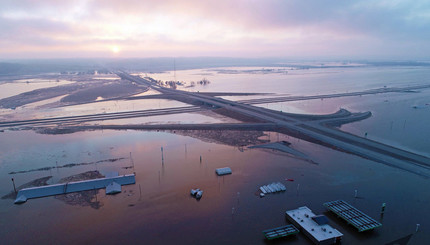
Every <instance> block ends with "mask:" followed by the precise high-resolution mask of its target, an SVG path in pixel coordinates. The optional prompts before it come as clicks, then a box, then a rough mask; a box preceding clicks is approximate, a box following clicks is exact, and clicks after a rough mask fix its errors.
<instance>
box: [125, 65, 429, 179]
mask: <svg viewBox="0 0 430 245" xmlns="http://www.w3.org/2000/svg"><path fill="white" fill-rule="evenodd" d="M118 75H119V76H121V77H122V78H123V79H128V80H131V81H134V82H137V83H141V84H145V85H148V86H151V87H152V88H153V89H155V90H157V91H159V92H161V93H168V94H177V95H182V96H184V97H187V98H188V99H192V100H195V101H199V102H201V103H202V104H205V105H211V106H212V107H215V108H225V109H227V110H229V111H232V112H234V113H238V114H243V115H246V116H249V117H253V118H255V119H257V120H259V121H262V122H266V123H271V124H275V125H277V126H276V128H278V129H277V130H278V131H279V132H282V133H286V134H290V135H293V136H295V137H298V138H302V139H305V140H308V141H312V142H318V143H320V144H322V145H326V146H330V147H332V148H335V149H339V150H342V151H346V152H349V153H353V154H356V155H359V156H361V157H364V158H367V159H370V160H373V161H377V162H380V163H384V164H387V165H390V166H394V167H397V168H400V169H403V170H406V171H409V172H412V173H415V174H418V175H420V176H424V177H430V158H428V157H426V156H423V155H419V154H416V153H413V152H409V151H406V150H402V149H399V148H395V147H392V146H389V145H386V144H382V143H379V142H376V141H372V140H369V139H367V138H363V137H359V136H356V135H353V134H349V133H346V132H343V131H340V130H337V129H334V128H330V127H326V126H324V125H323V124H324V123H327V120H330V122H331V123H334V122H335V119H324V120H325V121H324V120H319V121H318V120H317V121H312V120H311V121H309V120H303V119H300V118H297V117H294V116H291V115H290V114H286V113H279V112H276V111H272V110H269V109H265V108H260V107H255V106H252V105H248V104H243V103H240V102H235V101H230V100H225V99H222V98H216V97H212V96H208V95H203V94H199V93H192V92H186V91H180V90H174V89H169V88H163V87H160V86H159V85H157V84H155V83H153V82H152V81H151V80H148V79H144V78H141V77H136V76H131V75H129V74H126V73H120V74H118ZM426 87H427V86H421V87H411V88H414V89H418V88H426ZM376 91H379V90H376ZM376 91H375V92H376ZM399 91H405V90H404V89H400V90H399ZM369 113H370V112H367V113H364V114H361V115H359V114H356V115H355V116H356V117H360V116H361V117H363V116H365V117H368V116H370V114H369ZM337 120H345V119H343V118H337Z"/></svg>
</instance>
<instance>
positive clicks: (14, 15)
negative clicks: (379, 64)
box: [0, 0, 430, 57]
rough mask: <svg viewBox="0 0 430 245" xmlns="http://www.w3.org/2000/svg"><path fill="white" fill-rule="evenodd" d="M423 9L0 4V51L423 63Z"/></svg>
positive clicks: (109, 1)
mask: <svg viewBox="0 0 430 245" xmlns="http://www.w3.org/2000/svg"><path fill="white" fill-rule="evenodd" d="M428 13H430V2H428V1H420V0H416V1H413V2H411V1H406V0H397V1H395V0H391V1H388V0H379V1H378V0H361V1H319V0H291V1H281V0H265V1H258V0H247V1H245V0H236V1H230V0H217V1H186V0H182V1H177V0H165V1H156V0H152V1H141V0H121V1H115V0H88V1H84V0H75V1H55V0H47V1H34V0H23V1H10V0H6V1H4V3H2V8H1V9H0V28H1V29H2V32H0V38H1V39H2V40H1V41H0V45H1V47H2V48H1V49H0V55H1V54H2V53H3V54H6V53H7V55H8V56H13V53H14V51H16V52H17V53H18V52H20V51H19V50H21V52H22V50H25V51H32V52H31V53H32V55H35V54H37V53H38V55H39V56H43V55H44V53H50V54H55V52H57V53H58V54H63V55H65V56H67V53H68V51H70V50H73V52H74V53H75V55H76V54H81V55H82V56H88V55H103V53H106V54H105V55H111V54H110V53H108V52H109V50H111V46H112V45H121V47H122V48H121V50H122V52H121V55H124V56H135V55H143V56H145V55H146V54H151V55H155V56H157V53H158V54H159V55H169V52H170V54H171V55H172V56H174V55H182V56H187V54H192V55H202V56H204V55H213V54H217V55H227V56H230V55H231V54H233V55H244V54H245V55H246V56H279V55H280V54H281V55H284V56H289V55H291V54H294V55H296V56H300V55H306V56H312V55H315V56H322V55H324V56H330V55H337V56H357V55H376V56H377V55H381V56H389V55H390V54H392V55H397V56H403V55H408V56H409V57H415V56H416V57H418V56H422V57H425V56H428V55H429V54H430V53H429V48H426V45H425V43H427V42H428V41H429V39H430V32H428V31H427V30H428V29H429V27H430V14H428ZM20 47H21V49H20ZM24 47H25V49H22V48H24ZM404 48H408V50H409V53H407V52H405V51H404V50H403V49H404ZM63 49H64V50H63ZM5 50H7V52H6V51H5ZM405 53H406V54H405Z"/></svg>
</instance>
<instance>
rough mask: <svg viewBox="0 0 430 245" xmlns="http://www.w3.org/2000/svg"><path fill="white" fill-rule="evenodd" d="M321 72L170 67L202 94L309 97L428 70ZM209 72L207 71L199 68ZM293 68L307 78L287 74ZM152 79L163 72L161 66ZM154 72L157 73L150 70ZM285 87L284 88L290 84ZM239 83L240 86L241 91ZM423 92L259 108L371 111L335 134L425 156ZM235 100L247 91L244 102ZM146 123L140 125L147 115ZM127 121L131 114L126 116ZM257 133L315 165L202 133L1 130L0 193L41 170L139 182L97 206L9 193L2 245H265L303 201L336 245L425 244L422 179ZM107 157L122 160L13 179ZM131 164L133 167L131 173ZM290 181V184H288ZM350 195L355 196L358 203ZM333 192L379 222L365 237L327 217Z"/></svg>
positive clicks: (427, 111) (410, 79)
mask: <svg viewBox="0 0 430 245" xmlns="http://www.w3.org/2000/svg"><path fill="white" fill-rule="evenodd" d="M231 69H237V68H231ZM247 69H248V68H247ZM322 70H323V71H320V70H318V69H317V70H315V71H313V70H312V69H311V70H306V71H300V70H297V71H296V70H294V71H288V73H287V74H279V73H278V74H259V73H257V74H242V73H241V74H219V73H216V72H215V71H196V70H189V71H176V74H177V78H178V80H185V78H184V79H182V78H181V76H182V73H183V74H189V78H187V79H189V80H186V81H187V82H188V81H197V80H198V79H202V75H193V74H197V73H199V74H201V73H202V72H205V75H204V76H205V77H206V78H207V79H209V80H210V81H211V83H210V84H209V85H206V86H200V85H196V87H194V88H190V89H195V90H199V91H224V92H226V91H227V92H276V93H285V94H291V95H296V92H297V93H299V94H301V95H309V94H317V93H320V94H322V93H332V92H336V91H337V92H345V91H346V90H349V91H353V90H354V91H358V90H364V89H369V88H379V87H382V86H384V85H387V86H407V85H408V84H419V83H420V82H421V83H424V82H426V81H425V79H424V78H425V77H426V76H427V77H428V74H429V73H430V71H429V70H428V69H424V68H372V67H362V68H357V67H356V68H342V69H340V68H336V69H335V68H333V69H332V70H331V69H322ZM208 72H210V73H212V74H213V75H212V76H209V75H207V74H206V73H208ZM293 72H297V73H298V72H303V74H300V75H299V74H294V75H293V74H291V73H293ZM158 75H160V76H161V75H162V76H168V75H169V73H164V74H158ZM170 75H171V74H170ZM290 75H291V76H290ZM154 77H155V78H157V79H162V78H159V77H157V74H155V75H154ZM184 77H185V75H184ZM228 77H229V78H230V79H228ZM167 80H168V79H167ZM297 80H299V81H297ZM245 81H250V83H251V85H252V86H248V85H247V86H244V85H243V83H244V82H245ZM322 81H329V84H328V85H327V86H326V84H325V83H324V84H322ZM359 81H360V82H359ZM361 81H363V82H362V83H361ZM281 82H282V83H281ZM286 82H288V84H290V85H291V86H286V85H285V83H286ZM336 83H338V87H337V88H336V86H335V85H336ZM345 83H346V84H345ZM241 84H242V85H241ZM301 84H302V85H301ZM254 85H255V86H256V87H254ZM259 86H260V87H259ZM300 86H302V89H300ZM240 87H241V89H240ZM243 87H245V88H247V91H243V90H244V89H243ZM248 88H249V90H248ZM258 88H264V91H258ZM429 92H430V91H429V90H423V91H422V92H420V93H400V94H399V93H397V94H394V93H393V94H380V95H367V96H361V97H348V98H336V99H324V100H311V101H297V102H283V103H276V104H264V105H260V106H264V107H266V106H267V107H268V108H270V109H274V110H283V111H289V112H297V113H319V114H321V113H331V112H334V111H336V110H338V109H339V108H340V107H342V108H346V109H348V110H350V111H352V112H354V111H367V110H370V111H372V114H373V115H372V117H371V118H369V119H366V120H364V121H361V122H356V123H351V124H347V125H344V126H342V127H341V129H342V130H345V131H348V132H352V133H354V134H357V135H364V133H365V132H367V133H368V137H369V138H371V139H375V140H378V141H382V142H384V143H390V144H391V143H392V144H393V145H396V146H399V147H402V148H407V149H410V150H413V151H415V152H420V153H423V154H427V155H428V153H429V152H430V144H428V138H430V135H429V132H430V130H429V128H428V127H429V126H428V125H430V124H429V123H430V108H428V107H425V106H424V107H423V108H420V109H414V108H413V106H414V105H425V103H428V102H429V101H428V99H427V98H430V97H429ZM243 98H247V97H240V99H243ZM118 103H121V102H118ZM133 103H138V102H137V101H135V102H133ZM142 103H143V102H142ZM169 103H173V102H169ZM178 103H179V102H178ZM128 106H130V105H128ZM193 114H194V113H193ZM180 115H181V114H179V115H170V118H172V117H173V118H175V119H174V121H179V120H181V119H182V120H181V121H184V122H188V123H189V122H190V121H195V122H199V120H202V121H203V122H207V121H208V120H210V117H209V116H208V115H210V114H208V115H205V116H204V117H202V118H200V119H199V117H197V118H193V117H192V116H190V114H185V115H182V116H180ZM195 115H198V114H195ZM181 117H182V118H181ZM151 118H152V117H148V118H145V119H144V121H145V122H150V121H151V120H150V119H151ZM168 118H169V117H162V116H159V117H154V119H153V120H152V121H158V122H160V121H162V120H164V121H169V120H170V119H168ZM133 120H135V119H128V120H127V123H130V122H132V121H133ZM139 120H140V119H136V121H137V122H139ZM218 121H222V120H220V119H217V118H214V119H213V122H218ZM405 121H406V122H405ZM113 122H115V121H111V122H110V123H113ZM124 123H125V122H124ZM135 123H136V122H135ZM260 138H261V139H262V140H270V141H278V140H286V141H288V142H291V143H292V144H291V147H293V148H294V149H296V150H299V151H301V152H303V153H305V154H307V155H308V156H310V158H311V159H312V160H313V161H315V162H316V163H317V164H312V163H309V162H307V161H303V160H300V159H298V158H294V157H291V156H289V155H287V154H284V153H280V152H273V151H271V150H261V149H252V150H251V149H247V148H246V147H243V148H242V147H237V146H231V145H226V144H221V143H215V142H219V141H216V139H214V140H210V139H203V138H202V137H198V134H196V136H194V138H193V137H190V136H183V135H180V134H179V132H173V131H164V132H155V131H150V132H146V131H134V130H127V131H125V130H123V131H112V130H103V131H90V132H78V133H74V134H66V135H42V134H37V133H34V132H32V131H7V130H6V131H5V132H2V133H0V139H1V140H0V195H1V196H3V195H6V194H7V193H8V192H10V191H11V190H12V189H13V187H12V182H11V180H10V179H11V178H14V179H15V182H16V184H17V186H19V185H21V184H24V183H26V182H29V181H31V180H33V179H37V178H41V177H45V176H53V178H52V179H51V180H49V183H55V182H56V181H58V180H59V179H61V178H63V177H67V176H70V175H73V174H77V173H82V172H85V171H90V170H98V171H100V172H101V173H106V172H110V171H117V172H119V173H120V174H126V173H131V172H133V171H134V172H136V181H137V182H136V184H135V185H129V186H124V187H123V192H122V193H120V194H118V195H115V196H106V195H105V194H104V191H103V190H102V191H100V192H99V194H98V195H97V200H98V201H100V202H101V203H102V206H101V207H100V208H99V209H93V208H91V207H88V206H86V207H82V206H78V205H68V204H66V203H64V202H62V201H60V200H58V199H55V198H54V197H47V198H39V199H30V200H28V201H27V203H25V204H23V205H14V204H13V200H11V199H0V217H1V221H0V237H2V239H3V240H2V241H3V242H2V243H5V244H28V243H48V244H58V243H62V244H82V243H85V244H92V243H104V244H118V243H142V244H143V243H146V244H265V243H266V242H265V241H264V237H263V235H262V233H261V231H262V230H265V229H269V228H273V227H277V226H282V225H286V224H288V223H289V222H288V221H286V219H285V211H286V210H289V209H295V208H297V207H300V206H304V205H306V206H308V207H309V208H310V209H311V210H313V211H314V213H316V214H319V213H324V214H326V215H327V216H328V217H329V220H330V224H331V225H332V226H334V227H335V228H336V229H338V230H339V231H340V232H342V233H343V234H344V238H343V244H386V243H388V242H391V241H394V240H396V239H399V238H401V237H404V236H407V235H409V234H413V236H412V238H411V240H410V242H409V244H426V243H428V241H429V240H430V235H429V231H430V228H429V227H430V222H429V221H428V220H429V217H430V210H429V209H428V203H429V202H430V192H429V191H428V186H429V180H428V179H424V178H422V177H419V176H417V175H414V174H411V173H408V172H404V171H402V170H399V169H396V168H393V167H390V166H386V165H383V164H380V163H376V162H373V161H369V160H366V159H363V158H360V157H357V156H354V155H350V154H346V153H343V152H338V151H335V150H333V149H330V148H326V147H323V146H319V145H316V144H313V143H309V142H305V141H302V140H299V139H296V138H293V137H289V136H285V135H282V134H277V133H269V132H265V135H264V136H261V137H260ZM161 147H163V156H162V152H161ZM130 152H131V156H132V159H133V161H131V159H130ZM200 156H201V159H202V161H201V162H200ZM114 158H123V159H122V160H119V161H115V162H102V163H97V164H95V163H94V164H88V165H82V166H75V167H71V168H53V169H51V170H46V171H33V172H28V173H21V174H9V173H10V172H12V171H15V172H16V171H23V170H31V169H37V168H42V167H49V166H56V165H66V164H70V163H83V162H87V163H91V162H96V161H100V160H104V159H114ZM132 162H134V169H133V168H129V167H130V166H131V165H132ZM226 166H228V167H231V169H232V171H233V174H232V175H227V176H224V177H218V176H216V175H215V169H216V168H219V167H226ZM286 178H288V179H294V181H293V182H290V181H285V179H286ZM278 181H280V182H282V183H284V184H285V185H286V187H287V191H286V192H284V193H279V194H271V195H267V196H266V197H264V198H259V196H258V194H257V191H258V188H259V186H261V185H265V184H269V183H272V182H278ZM191 188H200V189H202V190H204V193H203V197H202V199H201V200H200V201H197V200H195V199H194V198H192V197H191V196H190V195H189V191H190V189H191ZM355 190H357V192H358V197H357V198H354V194H355ZM337 199H343V200H345V201H347V202H349V203H351V204H352V205H353V206H355V207H357V208H358V209H360V210H362V211H364V212H365V213H367V214H368V215H370V216H371V217H373V218H375V219H377V220H379V221H380V222H382V223H383V226H382V227H381V228H378V229H376V230H375V231H372V232H367V233H358V232H357V231H356V230H354V229H353V228H352V227H351V226H348V225H347V224H346V223H345V222H343V221H342V220H340V219H338V218H337V217H335V216H334V215H331V214H329V213H326V211H325V209H324V207H323V205H322V204H323V203H324V202H327V201H332V200H337ZM382 203H386V204H387V208H386V212H385V214H384V216H383V217H381V216H380V209H381V204H382ZM416 224H420V229H419V231H418V232H415V231H416ZM275 244H312V243H311V241H310V240H308V239H307V238H306V237H305V236H304V235H303V234H298V235H296V236H294V237H291V238H287V239H283V240H282V239H281V240H279V241H278V242H275Z"/></svg>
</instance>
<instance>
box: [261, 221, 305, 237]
mask: <svg viewBox="0 0 430 245" xmlns="http://www.w3.org/2000/svg"><path fill="white" fill-rule="evenodd" d="M297 233H299V230H298V229H297V228H296V227H295V226H294V225H291V224H290V225H285V226H281V227H276V228H273V229H268V230H264V231H263V234H264V236H265V237H266V239H268V240H273V239H276V238H281V237H286V236H290V235H294V234H297Z"/></svg>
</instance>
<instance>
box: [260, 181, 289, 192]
mask: <svg viewBox="0 0 430 245" xmlns="http://www.w3.org/2000/svg"><path fill="white" fill-rule="evenodd" d="M286 190H287V188H286V187H285V185H283V184H281V183H280V182H277V183H272V184H268V185H263V186H261V187H260V191H261V192H262V193H263V194H270V193H276V192H281V191H286Z"/></svg>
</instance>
